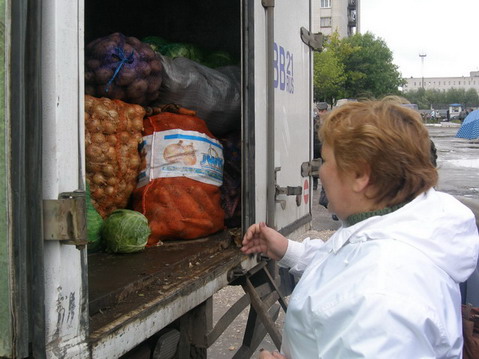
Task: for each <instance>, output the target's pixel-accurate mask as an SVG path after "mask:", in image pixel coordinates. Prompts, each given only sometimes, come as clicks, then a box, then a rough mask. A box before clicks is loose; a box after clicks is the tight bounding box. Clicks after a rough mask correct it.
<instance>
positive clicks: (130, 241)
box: [102, 209, 151, 253]
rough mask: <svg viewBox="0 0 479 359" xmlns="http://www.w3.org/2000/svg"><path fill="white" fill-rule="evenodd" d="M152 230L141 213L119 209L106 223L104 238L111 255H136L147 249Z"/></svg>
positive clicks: (103, 232)
mask: <svg viewBox="0 0 479 359" xmlns="http://www.w3.org/2000/svg"><path fill="white" fill-rule="evenodd" d="M150 233H151V230H150V227H148V219H147V218H146V217H145V216H144V215H142V214H141V213H140V212H136V211H132V210H129V209H117V210H115V211H113V212H112V213H111V214H110V215H109V216H108V217H107V218H106V219H105V221H104V223H103V227H102V237H103V240H104V242H105V246H106V251H107V252H110V253H134V252H139V251H142V250H143V249H144V248H145V245H146V242H147V241H148V236H149V235H150Z"/></svg>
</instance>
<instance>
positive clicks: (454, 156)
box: [208, 124, 479, 359]
mask: <svg viewBox="0 0 479 359" xmlns="http://www.w3.org/2000/svg"><path fill="white" fill-rule="evenodd" d="M428 129H429V133H430V135H431V138H432V140H433V141H434V143H435V145H436V148H437V153H438V160H437V162H438V170H439V183H438V186H437V189H438V190H441V191H444V192H448V193H450V194H453V195H460V196H464V197H468V198H472V199H475V200H479V140H474V141H469V140H464V139H458V138H455V137H454V136H455V134H456V133H457V130H458V127H457V126H455V127H452V125H449V124H444V125H443V126H428ZM318 199H319V191H314V192H313V207H312V216H313V223H312V229H313V231H312V233H315V234H318V235H319V236H320V237H321V238H323V237H322V236H328V235H330V234H332V233H334V230H336V229H337V228H338V227H339V222H337V221H334V220H333V219H332V217H331V214H329V213H328V211H327V210H326V209H325V208H323V207H322V206H320V205H319V204H318ZM241 295H243V291H242V289H241V287H226V288H225V289H223V290H221V291H220V292H219V293H218V294H216V295H215V297H214V307H215V308H216V310H215V318H214V320H215V321H216V320H217V319H219V317H220V316H221V315H222V314H223V313H224V312H225V311H226V309H227V308H228V307H230V306H231V305H232V304H233V303H234V302H235V301H236V300H237V299H238V298H239V297H240V296H241ZM247 315H248V312H247V310H245V311H244V312H243V313H242V314H241V315H240V316H239V317H238V319H237V321H236V322H235V323H234V324H233V325H231V326H230V328H228V330H227V331H226V332H225V333H224V334H223V335H222V336H221V337H220V338H219V339H218V340H217V341H216V342H215V343H214V344H213V346H211V347H210V348H209V349H208V358H210V359H230V358H232V357H233V355H234V353H235V352H236V350H237V349H238V348H239V347H240V345H241V341H242V338H243V331H244V328H245V325H246V321H247ZM283 319H284V316H283V315H280V318H279V320H278V325H279V326H281V324H282V320H283ZM260 347H262V348H265V349H268V350H274V349H275V347H274V344H273V343H272V341H271V339H270V338H269V336H267V337H266V338H265V339H264V340H263V342H262V343H261V345H260ZM253 358H255V356H254V357H253Z"/></svg>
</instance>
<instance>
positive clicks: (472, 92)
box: [464, 88, 479, 107]
mask: <svg viewBox="0 0 479 359" xmlns="http://www.w3.org/2000/svg"><path fill="white" fill-rule="evenodd" d="M477 105H479V95H478V94H477V91H476V89H473V88H470V89H468V90H467V91H466V94H465V96H464V106H465V107H468V106H477Z"/></svg>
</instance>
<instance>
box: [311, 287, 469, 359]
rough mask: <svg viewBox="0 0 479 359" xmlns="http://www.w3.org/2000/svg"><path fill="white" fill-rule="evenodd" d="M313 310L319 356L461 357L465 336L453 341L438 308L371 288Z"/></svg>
mask: <svg viewBox="0 0 479 359" xmlns="http://www.w3.org/2000/svg"><path fill="white" fill-rule="evenodd" d="M312 310H313V313H312V314H313V317H314V319H313V321H314V322H316V323H314V325H313V328H314V329H313V330H314V332H315V333H314V335H315V337H316V343H317V350H318V354H319V355H318V358H351V359H352V358H431V359H432V358H459V357H460V353H461V347H462V339H461V338H455V340H456V342H455V343H449V342H448V339H447V335H446V328H445V327H444V325H443V324H441V323H440V322H439V320H438V318H437V316H436V315H435V313H434V311H433V310H432V309H431V308H429V307H427V305H420V304H418V303H412V302H410V300H409V299H408V298H397V297H395V298H391V297H389V296H388V295H385V294H382V293H372V294H367V295H363V296H361V297H355V298H346V299H344V300H340V301H339V302H338V304H336V305H334V306H330V307H324V306H323V308H313V309H312ZM451 348H452V349H451ZM451 350H452V351H454V350H455V351H456V352H455V353H451Z"/></svg>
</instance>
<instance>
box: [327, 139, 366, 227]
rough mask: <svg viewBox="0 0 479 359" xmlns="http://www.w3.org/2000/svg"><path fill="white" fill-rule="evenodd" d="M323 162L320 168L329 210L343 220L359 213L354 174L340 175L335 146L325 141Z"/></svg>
mask: <svg viewBox="0 0 479 359" xmlns="http://www.w3.org/2000/svg"><path fill="white" fill-rule="evenodd" d="M321 157H322V159H323V163H322V164H321V167H320V168H319V178H320V179H321V185H322V186H323V188H324V191H325V192H326V196H327V197H328V201H329V204H328V210H329V211H330V212H331V213H334V214H336V216H338V217H339V218H340V219H341V220H345V219H346V218H348V217H349V216H350V215H352V214H355V213H358V212H357V210H358V203H357V193H355V192H354V191H353V182H354V175H353V174H350V173H343V174H342V176H341V177H340V176H339V172H338V168H337V164H336V160H335V158H334V151H333V148H332V147H331V146H330V145H328V144H327V143H324V144H323V146H322V149H321Z"/></svg>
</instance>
